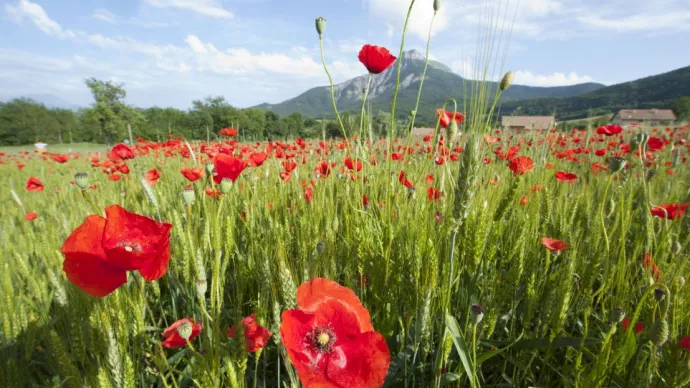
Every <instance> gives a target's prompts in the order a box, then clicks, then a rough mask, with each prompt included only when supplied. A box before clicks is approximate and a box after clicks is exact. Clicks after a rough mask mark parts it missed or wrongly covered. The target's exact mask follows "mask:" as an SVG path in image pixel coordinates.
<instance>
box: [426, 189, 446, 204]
mask: <svg viewBox="0 0 690 388" xmlns="http://www.w3.org/2000/svg"><path fill="white" fill-rule="evenodd" d="M426 196H427V199H428V200H429V202H438V201H439V200H440V199H441V196H443V193H442V192H441V191H439V190H438V189H436V188H434V187H429V188H428V189H426Z"/></svg>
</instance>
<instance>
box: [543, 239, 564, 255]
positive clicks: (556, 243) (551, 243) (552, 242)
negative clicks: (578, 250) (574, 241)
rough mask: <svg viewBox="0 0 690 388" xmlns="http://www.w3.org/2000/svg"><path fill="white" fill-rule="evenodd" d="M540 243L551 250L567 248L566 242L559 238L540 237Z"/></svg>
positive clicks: (556, 250) (558, 250)
mask: <svg viewBox="0 0 690 388" xmlns="http://www.w3.org/2000/svg"><path fill="white" fill-rule="evenodd" d="M541 243H542V244H543V245H544V246H545V247H546V249H548V250H550V251H551V252H560V251H562V250H564V249H568V244H566V243H565V242H563V241H561V240H556V239H555V238H550V237H542V239H541Z"/></svg>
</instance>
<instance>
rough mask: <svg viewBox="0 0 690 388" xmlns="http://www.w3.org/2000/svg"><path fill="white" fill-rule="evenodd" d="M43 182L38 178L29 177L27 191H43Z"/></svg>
mask: <svg viewBox="0 0 690 388" xmlns="http://www.w3.org/2000/svg"><path fill="white" fill-rule="evenodd" d="M43 189H44V187H43V183H41V181H39V180H38V178H34V177H32V176H31V177H29V179H28V180H27V181H26V191H43Z"/></svg>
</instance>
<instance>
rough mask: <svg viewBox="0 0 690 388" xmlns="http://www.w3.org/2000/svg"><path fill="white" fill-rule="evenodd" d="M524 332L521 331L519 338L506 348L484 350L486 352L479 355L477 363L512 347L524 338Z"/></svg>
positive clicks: (479, 363)
mask: <svg viewBox="0 0 690 388" xmlns="http://www.w3.org/2000/svg"><path fill="white" fill-rule="evenodd" d="M524 334H525V332H524V331H523V332H522V333H520V335H519V336H518V337H517V339H516V340H515V341H513V342H512V343H511V344H509V345H508V346H506V347H504V348H501V349H494V350H490V351H488V352H484V353H482V354H480V355H479V356H477V364H478V365H481V364H482V363H483V362H484V361H487V360H490V359H491V358H493V357H495V356H497V355H499V354H501V353H503V352H505V351H506V350H508V349H510V348H511V347H513V346H514V345H515V344H517V343H518V342H519V341H520V339H521V338H522V336H523V335H524Z"/></svg>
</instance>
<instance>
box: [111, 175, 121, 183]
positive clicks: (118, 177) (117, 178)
mask: <svg viewBox="0 0 690 388" xmlns="http://www.w3.org/2000/svg"><path fill="white" fill-rule="evenodd" d="M120 179H122V175H120V174H110V175H108V180H110V181H114V182H117V181H119V180H120Z"/></svg>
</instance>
